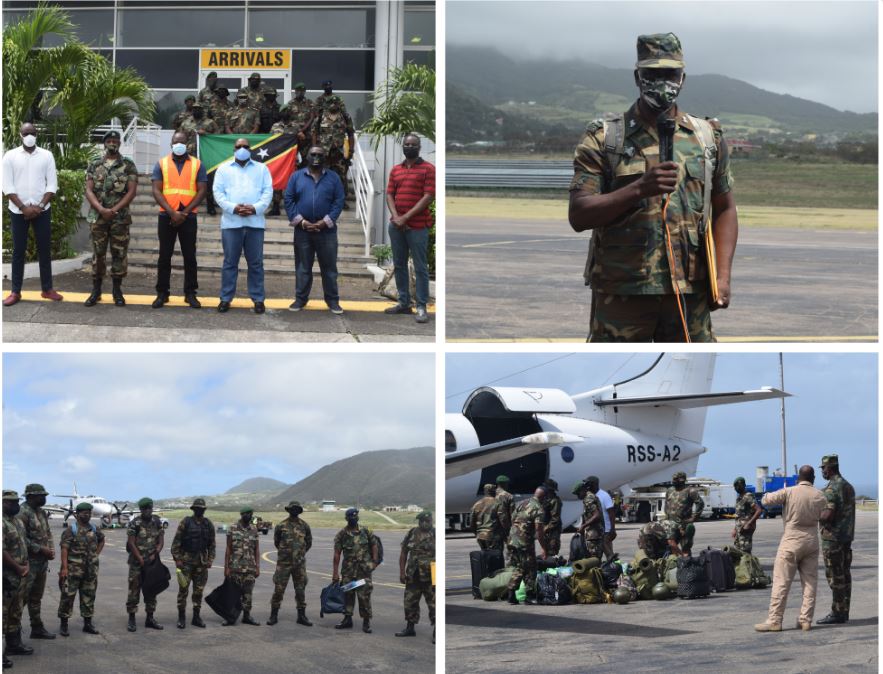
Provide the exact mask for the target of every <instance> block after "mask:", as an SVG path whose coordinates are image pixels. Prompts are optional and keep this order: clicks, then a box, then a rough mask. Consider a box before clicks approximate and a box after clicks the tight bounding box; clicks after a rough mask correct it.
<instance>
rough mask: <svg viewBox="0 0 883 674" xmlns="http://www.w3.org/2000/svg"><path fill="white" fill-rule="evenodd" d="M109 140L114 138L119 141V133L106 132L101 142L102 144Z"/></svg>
mask: <svg viewBox="0 0 883 674" xmlns="http://www.w3.org/2000/svg"><path fill="white" fill-rule="evenodd" d="M111 138H116V139H117V140H119V139H120V132H119V131H108V132H107V133H106V134H104V138H102V140H103V141H104V142H107V141H108V140H110V139H111Z"/></svg>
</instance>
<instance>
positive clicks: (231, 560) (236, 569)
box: [223, 506, 261, 626]
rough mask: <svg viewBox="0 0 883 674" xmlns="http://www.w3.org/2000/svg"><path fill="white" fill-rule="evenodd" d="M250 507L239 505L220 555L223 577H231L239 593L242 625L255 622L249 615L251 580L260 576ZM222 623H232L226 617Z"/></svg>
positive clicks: (257, 545) (252, 583) (258, 549)
mask: <svg viewBox="0 0 883 674" xmlns="http://www.w3.org/2000/svg"><path fill="white" fill-rule="evenodd" d="M252 515H254V508H252V507H251V506H242V508H240V510H239V516H240V517H239V521H238V522H237V523H236V524H234V525H233V526H232V527H230V531H229V532H228V533H227V553H226V555H225V556H224V577H225V578H230V579H232V581H233V583H234V584H235V585H237V586H238V587H239V591H240V592H241V594H242V624H243V625H257V624H258V622H257V621H256V620H255V619H254V618H252V617H251V593H252V591H253V590H254V582H255V580H256V579H257V578H258V577H259V576H260V575H261V550H260V544H259V543H258V530H257V528H256V527H254V526H252V523H251V518H252ZM223 624H224V625H225V626H228V625H232V624H233V623H232V622H229V621H227V620H225V621H224V623H223Z"/></svg>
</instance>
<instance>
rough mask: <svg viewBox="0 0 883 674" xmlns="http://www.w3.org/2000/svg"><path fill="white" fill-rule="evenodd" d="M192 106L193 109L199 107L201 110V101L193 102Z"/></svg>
mask: <svg viewBox="0 0 883 674" xmlns="http://www.w3.org/2000/svg"><path fill="white" fill-rule="evenodd" d="M192 107H193V109H194V110H195V109H196V108H199V109H200V110H202V103H194V104H193V106H192Z"/></svg>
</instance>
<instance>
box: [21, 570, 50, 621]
mask: <svg viewBox="0 0 883 674" xmlns="http://www.w3.org/2000/svg"><path fill="white" fill-rule="evenodd" d="M28 565H29V566H30V571H29V572H28V575H27V576H26V577H25V589H24V593H25V594H24V599H23V601H24V603H26V604H27V605H28V615H29V616H30V618H31V627H41V626H42V625H43V619H42V618H41V617H40V606H41V604H42V603H43V593H44V592H45V591H46V576H47V575H48V574H49V561H48V560H45V559H39V560H34V559H32V560H30V561H29V562H28Z"/></svg>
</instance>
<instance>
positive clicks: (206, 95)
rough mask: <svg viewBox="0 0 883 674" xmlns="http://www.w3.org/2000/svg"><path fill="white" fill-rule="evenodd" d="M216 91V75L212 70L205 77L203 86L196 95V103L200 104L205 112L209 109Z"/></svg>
mask: <svg viewBox="0 0 883 674" xmlns="http://www.w3.org/2000/svg"><path fill="white" fill-rule="evenodd" d="M217 91H218V73H216V72H215V71H214V70H213V71H212V72H210V73H209V74H208V75H206V76H205V86H204V87H203V88H202V89H200V90H199V93H198V94H196V101H197V102H198V103H201V104H202V107H204V108H205V109H206V110H208V109H209V108H211V106H212V102H213V101H214V100H215V94H216V93H217Z"/></svg>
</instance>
